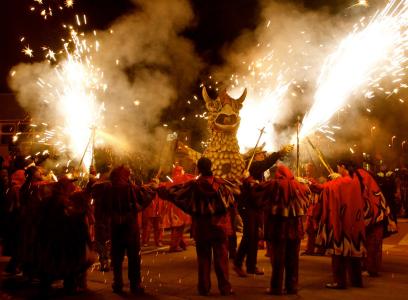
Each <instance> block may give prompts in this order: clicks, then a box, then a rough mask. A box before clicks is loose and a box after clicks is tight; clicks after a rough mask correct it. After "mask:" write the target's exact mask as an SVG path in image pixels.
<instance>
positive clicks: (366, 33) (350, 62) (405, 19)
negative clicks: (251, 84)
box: [300, 0, 408, 137]
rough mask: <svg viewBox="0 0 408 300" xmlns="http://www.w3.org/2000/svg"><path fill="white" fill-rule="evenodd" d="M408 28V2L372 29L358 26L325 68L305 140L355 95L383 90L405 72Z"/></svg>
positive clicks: (391, 7)
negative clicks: (386, 81) (387, 82)
mask: <svg viewBox="0 0 408 300" xmlns="http://www.w3.org/2000/svg"><path fill="white" fill-rule="evenodd" d="M407 25H408V0H401V1H398V0H393V1H390V2H389V3H388V4H387V6H386V7H385V8H384V9H383V10H382V11H381V12H379V13H377V14H376V15H375V16H374V17H373V18H372V19H371V21H370V22H369V23H368V25H366V26H363V27H361V26H355V28H354V31H353V32H352V33H351V34H349V35H348V36H347V37H346V38H345V39H344V40H343V41H342V42H341V43H340V45H339V46H338V48H337V50H336V51H335V52H334V53H333V54H332V55H330V56H329V57H328V58H327V59H326V61H325V63H324V64H323V67H322V70H321V73H320V76H319V79H318V87H317V90H316V93H315V95H314V103H313V105H312V107H311V109H310V110H309V112H308V113H307V114H306V116H305V118H304V120H303V125H302V128H301V131H300V136H301V137H305V136H308V135H309V134H311V133H312V132H314V131H316V130H317V129H318V128H319V127H321V126H322V125H324V124H326V123H327V122H328V121H329V120H330V119H331V117H332V116H333V114H334V113H335V112H336V111H338V110H339V109H340V108H342V107H343V106H345V104H346V103H347V100H349V98H350V97H351V96H352V95H353V93H355V92H356V91H358V90H360V89H364V88H366V89H367V88H370V87H373V88H378V89H379V90H381V88H379V87H378V84H379V82H380V81H381V80H382V79H383V78H386V77H389V76H392V75H393V74H395V73H396V72H397V73H398V72H400V70H402V69H403V68H404V67H403V64H404V63H405V62H406V61H407V58H406V56H405V51H406V50H407V48H408V47H407V46H408V33H407V28H408V26H407ZM400 73H401V72H400ZM365 93H367V91H364V93H363V94H365Z"/></svg>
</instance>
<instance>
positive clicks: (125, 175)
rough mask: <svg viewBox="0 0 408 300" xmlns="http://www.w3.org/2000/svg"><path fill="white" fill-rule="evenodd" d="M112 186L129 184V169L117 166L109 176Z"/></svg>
mask: <svg viewBox="0 0 408 300" xmlns="http://www.w3.org/2000/svg"><path fill="white" fill-rule="evenodd" d="M109 178H110V180H111V181H112V185H126V184H128V183H129V178H130V169H129V168H128V167H125V166H123V165H122V166H119V167H116V168H114V169H113V170H112V172H111V174H110V176H109Z"/></svg>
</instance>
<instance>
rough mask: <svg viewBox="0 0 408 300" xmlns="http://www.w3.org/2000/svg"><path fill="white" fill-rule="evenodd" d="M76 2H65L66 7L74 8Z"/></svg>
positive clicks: (71, 0)
mask: <svg viewBox="0 0 408 300" xmlns="http://www.w3.org/2000/svg"><path fill="white" fill-rule="evenodd" d="M73 6H74V0H65V7H73Z"/></svg>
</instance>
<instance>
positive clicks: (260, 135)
mask: <svg viewBox="0 0 408 300" xmlns="http://www.w3.org/2000/svg"><path fill="white" fill-rule="evenodd" d="M264 132H265V127H263V128H262V129H261V130H260V132H259V137H258V140H257V141H256V144H255V148H254V151H252V155H251V159H250V160H249V162H248V165H247V167H246V169H245V171H246V172H247V171H249V168H250V167H251V164H252V161H253V160H254V156H255V151H256V147H258V144H259V141H260V140H261V137H262V135H263V134H264Z"/></svg>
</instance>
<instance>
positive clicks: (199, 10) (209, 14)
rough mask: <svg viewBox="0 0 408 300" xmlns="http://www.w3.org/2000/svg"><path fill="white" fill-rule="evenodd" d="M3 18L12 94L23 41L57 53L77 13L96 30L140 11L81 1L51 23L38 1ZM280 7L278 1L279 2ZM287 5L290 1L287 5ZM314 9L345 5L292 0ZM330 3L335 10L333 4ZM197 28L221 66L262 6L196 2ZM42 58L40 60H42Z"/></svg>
mask: <svg viewBox="0 0 408 300" xmlns="http://www.w3.org/2000/svg"><path fill="white" fill-rule="evenodd" d="M3 2H4V3H2V9H1V18H0V22H1V25H0V38H1V46H0V47H1V48H0V51H1V53H0V54H1V56H0V57H1V59H0V92H9V88H8V86H7V81H6V78H7V74H8V72H9V70H10V68H11V67H12V66H13V65H15V64H17V63H19V62H22V61H27V57H26V56H25V55H24V54H23V53H22V52H21V49H22V44H21V43H20V41H19V39H20V37H21V36H25V37H26V38H27V41H28V43H29V44H30V47H31V48H32V49H39V48H40V47H41V46H43V45H49V46H51V48H52V47H53V46H55V48H57V47H58V46H59V45H60V41H59V38H60V28H61V27H60V25H61V23H63V22H67V23H69V22H72V18H73V16H74V13H73V12H75V13H76V12H78V13H81V12H82V13H85V14H86V15H87V17H88V19H89V20H90V22H89V23H91V24H92V28H90V29H95V28H96V29H103V28H106V27H107V26H108V25H109V24H110V23H111V22H112V21H113V20H115V19H116V18H117V17H119V16H121V15H123V14H125V13H127V12H129V11H130V10H132V9H134V5H133V4H132V2H131V1H130V0H76V1H75V5H74V8H73V9H65V10H63V11H62V12H57V13H58V16H56V15H54V16H53V17H51V18H48V19H47V20H43V19H42V17H40V16H39V13H38V12H36V13H32V12H30V11H29V9H28V8H29V7H30V6H31V5H32V4H33V0H5V1H3ZM276 2H278V1H276ZM281 2H284V3H287V2H290V0H286V1H282V0H281ZM291 2H295V3H299V4H301V5H304V6H305V7H307V8H309V9H317V8H321V7H322V6H324V5H325V6H327V5H330V6H331V8H332V9H335V8H336V7H337V6H339V5H340V4H341V3H343V5H344V2H349V1H345V0H331V1H327V0H326V1H323V0H291ZM328 3H329V4H328ZM192 5H193V10H194V14H195V26H193V27H192V28H189V29H188V30H187V31H186V32H185V35H186V36H187V37H188V38H190V39H191V40H193V41H194V44H195V46H196V50H197V52H198V53H199V54H200V55H201V56H202V57H203V59H204V60H205V61H206V62H207V63H208V64H209V65H211V64H220V63H222V59H221V57H220V55H219V50H220V48H221V47H222V46H223V45H224V44H225V43H228V42H231V41H233V40H234V39H235V38H236V37H237V36H238V35H239V34H240V33H241V32H242V30H244V29H251V28H252V29H253V28H255V27H256V24H257V19H258V13H259V5H258V4H257V1H255V0H192ZM39 57H40V56H39Z"/></svg>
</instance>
